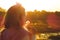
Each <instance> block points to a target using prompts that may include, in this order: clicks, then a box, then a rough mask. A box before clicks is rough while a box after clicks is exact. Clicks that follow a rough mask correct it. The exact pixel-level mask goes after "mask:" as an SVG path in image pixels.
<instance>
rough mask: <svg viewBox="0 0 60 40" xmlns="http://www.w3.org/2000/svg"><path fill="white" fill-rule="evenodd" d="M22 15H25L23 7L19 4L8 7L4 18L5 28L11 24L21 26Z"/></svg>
mask: <svg viewBox="0 0 60 40" xmlns="http://www.w3.org/2000/svg"><path fill="white" fill-rule="evenodd" d="M24 16H25V9H24V8H23V7H22V6H21V5H19V4H16V5H14V6H12V7H10V8H9V9H8V11H7V15H6V18H5V28H9V27H11V26H18V27H19V26H22V24H23V20H22V19H23V17H24ZM21 21H22V22H21ZM20 22H21V24H20Z"/></svg>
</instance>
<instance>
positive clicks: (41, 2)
mask: <svg viewBox="0 0 60 40" xmlns="http://www.w3.org/2000/svg"><path fill="white" fill-rule="evenodd" d="M16 2H18V3H21V4H22V5H23V6H24V8H25V9H26V11H30V10H31V11H33V10H35V9H37V10H46V11H57V10H58V11H60V0H5V1H4V0H0V7H3V8H5V9H6V10H7V9H8V8H9V7H10V6H12V5H14V4H16Z"/></svg>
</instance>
